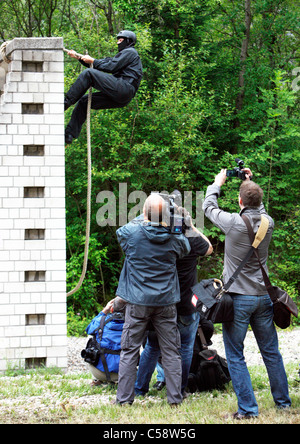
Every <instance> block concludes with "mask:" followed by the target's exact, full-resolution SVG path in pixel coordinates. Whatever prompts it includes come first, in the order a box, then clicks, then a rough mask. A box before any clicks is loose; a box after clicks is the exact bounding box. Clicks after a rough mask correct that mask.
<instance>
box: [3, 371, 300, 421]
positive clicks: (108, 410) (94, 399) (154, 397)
mask: <svg viewBox="0 0 300 444" xmlns="http://www.w3.org/2000/svg"><path fill="white" fill-rule="evenodd" d="M297 366H298V364H296V363H288V364H287V365H286V371H287V374H288V379H289V386H290V396H291V399H292V404H293V406H292V408H291V409H289V410H288V411H280V410H278V409H276V408H275V406H274V402H273V399H272V396H271V393H270V389H269V383H268V377H267V374H266V371H265V368H264V366H253V367H249V370H250V373H251V378H252V382H253V388H254V391H255V395H256V398H257V401H258V404H259V408H260V415H259V417H258V418H256V419H251V420H248V421H247V424H249V423H253V424H300V390H299V389H300V382H299V381H298V379H299V376H298V373H297V372H298V368H297ZM90 381H91V376H90V374H89V373H76V374H74V373H73V374H68V373H67V374H64V373H61V372H60V371H59V370H58V369H43V370H30V371H28V372H18V371H16V370H13V369H9V370H8V371H7V373H6V375H2V376H0V424H21V423H23V424H25V423H26V424H121V425H125V424H185V425H190V424H231V423H236V422H237V421H234V420H233V419H232V418H231V415H229V416H228V414H231V413H233V412H235V411H236V410H237V401H236V396H235V394H234V392H233V389H232V385H231V383H230V384H228V385H227V387H226V389H225V390H223V391H217V390H215V391H213V392H202V393H196V394H193V395H191V396H189V397H188V398H187V399H186V400H184V402H183V403H182V404H181V405H180V406H179V407H177V408H175V409H174V408H171V407H170V406H169V405H168V403H167V400H166V393H165V389H164V390H162V391H161V392H157V391H156V390H155V389H151V390H150V391H149V394H148V396H146V397H145V398H142V397H137V398H136V400H135V402H134V404H133V405H132V406H123V407H120V406H116V405H112V404H111V402H112V401H114V399H115V396H116V387H115V386H111V385H103V386H100V387H91V386H90V385H89V383H90ZM154 382H155V380H154V379H153V381H152V385H153V383H154Z"/></svg>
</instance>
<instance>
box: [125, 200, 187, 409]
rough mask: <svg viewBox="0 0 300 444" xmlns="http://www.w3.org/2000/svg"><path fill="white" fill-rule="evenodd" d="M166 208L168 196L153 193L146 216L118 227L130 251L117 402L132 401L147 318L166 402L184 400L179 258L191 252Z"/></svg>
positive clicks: (127, 264)
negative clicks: (174, 230) (170, 225)
mask: <svg viewBox="0 0 300 444" xmlns="http://www.w3.org/2000/svg"><path fill="white" fill-rule="evenodd" d="M166 214H167V207H166V202H165V200H164V199H163V198H162V197H161V196H160V195H159V194H151V195H150V196H149V197H148V198H147V199H146V202H145V205H144V221H143V222H142V223H141V222H140V221H135V220H134V221H132V222H130V223H129V224H127V225H125V226H124V227H121V228H120V229H119V230H118V231H117V237H118V241H119V243H120V245H121V247H122V249H123V251H124V253H125V256H126V257H125V263H124V266H123V269H122V272H121V275H120V280H119V286H118V289H117V292H116V293H117V295H118V296H120V297H121V298H122V299H124V300H126V301H127V306H126V313H125V323H124V328H123V333H122V341H121V348H122V351H121V356H120V367H119V384H118V391H117V400H116V402H117V403H119V404H125V403H126V404H132V403H133V400H134V395H135V393H134V383H135V378H136V366H137V363H138V357H139V351H140V347H141V345H142V342H143V339H144V336H145V332H146V331H147V328H148V324H149V321H151V322H152V325H153V327H154V329H155V331H156V334H157V338H158V342H159V346H160V350H161V354H162V363H163V366H164V370H165V375H166V388H167V398H168V402H169V403H170V404H171V405H177V404H180V402H181V401H182V394H181V372H182V371H181V358H180V352H179V349H180V335H179V331H178V328H177V310H176V304H177V302H179V300H180V287H179V281H178V275H177V270H176V261H177V259H178V258H181V257H183V256H185V255H187V254H188V253H189V252H190V245H189V242H188V240H187V238H186V237H185V236H184V235H183V234H171V233H170V229H169V228H168V226H167V224H166V222H165V220H166V219H165V216H166ZM150 221H151V222H150ZM153 221H155V222H153Z"/></svg>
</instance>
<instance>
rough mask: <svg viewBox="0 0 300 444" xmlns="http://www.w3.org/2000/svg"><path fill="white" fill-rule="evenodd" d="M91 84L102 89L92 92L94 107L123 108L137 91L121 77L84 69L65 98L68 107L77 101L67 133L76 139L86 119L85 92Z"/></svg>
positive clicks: (92, 105)
mask: <svg viewBox="0 0 300 444" xmlns="http://www.w3.org/2000/svg"><path fill="white" fill-rule="evenodd" d="M91 86H92V87H93V88H95V89H97V90H99V91H100V92H97V93H93V94H92V104H91V108H92V109H111V108H122V107H124V106H126V105H128V103H129V102H130V101H131V100H132V98H133V97H134V95H135V92H136V90H135V88H134V86H132V85H131V84H130V83H129V82H127V81H125V80H123V79H122V78H120V77H118V78H117V77H115V76H113V75H112V74H107V73H104V72H102V71H98V70H97V69H92V68H89V69H86V70H84V71H83V72H82V73H81V74H80V75H79V76H78V78H77V80H76V82H75V83H74V84H73V85H72V86H71V88H70V89H69V91H68V92H67V94H66V100H65V101H66V103H67V105H68V107H69V106H71V105H74V104H75V103H76V102H77V104H76V107H75V108H74V111H73V113H72V116H71V120H70V122H69V123H68V125H67V128H66V134H71V135H72V136H73V137H74V138H75V139H77V138H78V136H79V134H80V131H81V127H82V125H83V124H84V122H85V121H86V115H87V103H88V95H84V94H85V93H86V91H87V90H88V89H89V88H90V87H91Z"/></svg>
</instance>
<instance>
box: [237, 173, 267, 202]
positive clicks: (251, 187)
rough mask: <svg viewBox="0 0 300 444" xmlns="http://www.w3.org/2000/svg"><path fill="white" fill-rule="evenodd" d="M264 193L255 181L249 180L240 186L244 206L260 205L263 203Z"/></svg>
mask: <svg viewBox="0 0 300 444" xmlns="http://www.w3.org/2000/svg"><path fill="white" fill-rule="evenodd" d="M263 194H264V192H263V190H262V189H261V188H260V186H259V185H257V183H255V182H252V181H248V180H247V181H245V182H243V183H242V185H241V186H240V196H241V199H242V201H243V205H244V207H255V208H257V207H259V206H260V204H261V203H262V198H263Z"/></svg>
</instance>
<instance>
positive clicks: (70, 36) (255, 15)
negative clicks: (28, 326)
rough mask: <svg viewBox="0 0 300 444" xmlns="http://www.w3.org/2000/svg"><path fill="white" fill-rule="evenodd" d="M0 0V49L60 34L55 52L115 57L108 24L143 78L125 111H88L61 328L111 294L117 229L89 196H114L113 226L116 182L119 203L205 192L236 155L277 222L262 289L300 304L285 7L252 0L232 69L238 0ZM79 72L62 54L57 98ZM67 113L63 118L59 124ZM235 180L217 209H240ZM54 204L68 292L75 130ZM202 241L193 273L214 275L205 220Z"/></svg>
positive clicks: (291, 63)
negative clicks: (63, 229) (137, 60)
mask: <svg viewBox="0 0 300 444" xmlns="http://www.w3.org/2000/svg"><path fill="white" fill-rule="evenodd" d="M2 3H3V4H2V7H1V9H0V19H1V22H2V23H6V27H5V29H2V30H0V39H1V40H3V41H4V40H9V39H12V38H14V37H22V36H29V35H30V36H44V35H53V36H63V37H64V46H65V47H67V48H69V49H72V48H73V49H76V50H77V51H78V52H81V53H84V52H85V51H86V50H87V51H88V52H89V54H91V55H93V56H94V57H96V58H103V57H106V56H110V55H113V54H115V53H116V51H117V48H116V40H115V35H116V33H117V32H118V31H119V30H120V29H124V28H125V29H132V30H133V31H135V32H136V33H137V35H138V44H137V49H138V51H139V53H140V55H141V58H142V62H143V67H144V77H143V81H142V83H141V86H140V89H139V91H138V93H137V95H136V97H135V98H134V100H133V101H132V102H131V103H130V104H129V105H128V106H127V107H125V108H122V109H114V110H103V111H93V112H92V128H91V130H92V136H91V137H92V158H93V172H92V175H93V188H92V189H93V196H92V226H91V233H92V235H91V242H90V257H89V263H88V271H87V275H86V279H85V281H84V284H83V286H82V288H81V289H80V291H79V292H78V293H76V294H74V295H73V296H71V297H70V298H69V299H68V310H69V323H70V325H71V327H70V329H72V330H73V331H74V329H75V330H80V328H81V327H80V323H79V327H78V328H77V327H75V325H76V324H78V322H76V321H77V320H78V319H82V320H83V321H85V319H90V318H91V317H92V316H94V315H95V314H96V313H97V312H98V311H99V310H100V307H101V306H102V305H104V304H105V303H106V302H107V300H108V299H110V298H111V297H113V296H114V295H115V290H116V287H117V283H118V277H119V273H120V270H121V267H122V263H123V253H122V251H121V250H120V248H119V246H118V243H117V240H116V233H115V232H116V228H117V227H110V226H106V227H99V226H98V225H97V221H96V214H97V210H98V209H99V205H100V204H98V203H97V202H96V196H97V194H98V193H99V192H100V191H103V190H109V191H112V192H113V193H114V195H115V197H116V202H117V221H118V216H119V183H126V184H127V191H128V195H129V193H131V192H132V191H134V190H143V191H144V192H145V193H146V194H148V193H149V192H151V191H153V190H168V191H170V192H171V191H172V190H174V189H175V188H176V189H179V190H180V191H182V192H184V191H189V190H190V191H193V192H194V193H195V191H196V190H197V191H198V190H199V191H203V192H205V190H206V187H207V185H209V184H210V183H212V181H213V179H214V176H215V175H216V174H217V173H218V171H219V170H220V169H221V168H232V167H233V166H235V162H234V159H235V157H241V158H242V159H243V160H244V161H245V164H246V166H248V167H250V168H251V169H252V171H253V173H254V176H255V180H256V181H257V182H258V183H259V184H260V186H261V187H262V188H263V190H264V193H265V195H264V203H265V206H266V208H267V210H268V212H269V213H270V215H271V216H272V217H273V218H274V220H275V231H274V235H273V241H272V243H271V245H270V250H269V253H270V254H269V264H268V265H269V270H270V276H271V278H272V281H273V282H274V283H277V284H278V285H280V286H282V287H284V288H286V289H288V291H289V292H290V294H291V295H292V296H293V298H294V299H295V300H297V301H298V303H299V275H300V273H299V271H300V270H299V163H300V158H299V156H300V155H299V153H300V150H299V139H300V137H299V136H300V131H299V91H298V92H297V91H296V90H294V89H293V88H292V82H293V80H294V79H295V74H293V70H294V68H296V67H297V64H299V63H298V62H299V23H300V20H299V8H297V5H296V3H295V2H293V1H292V0H272V1H270V0H258V1H255V2H254V1H252V2H251V5H250V6H251V11H250V12H251V27H250V35H249V40H248V41H247V44H248V46H247V53H246V55H245V60H243V61H241V54H242V48H243V45H244V43H245V39H246V33H245V31H246V28H245V9H244V7H245V5H244V2H232V1H229V0H222V1H217V0H205V1H202V2H195V1H193V0H186V1H182V0H176V1H175V0H154V1H153V0H151V1H150V0H135V1H134V2H133V1H128V0H103V1H102V0H101V1H100V0H99V1H93V2H90V1H87V0H85V1H81V0H57V1H48V2H45V1H44V0H38V1H36V2H27V1H22V2H18V1H16V0H14V1H8V0H4V1H3V2H2ZM33 3H34V5H33ZM30 5H31V9H30V7H29V6H30ZM108 6H112V9H110V8H109V7H108ZM17 13H18V14H17ZM82 69H84V68H83V67H82V65H80V64H79V63H78V62H77V61H76V60H74V59H71V58H69V57H67V56H66V58H65V89H66V90H67V89H68V88H69V87H70V85H71V84H72V83H73V82H74V81H75V79H76V78H77V76H78V74H79V73H80V71H81V70H82ZM241 79H242V80H243V81H244V86H241V82H240V81H241ZM237 98H239V99H241V101H240V104H241V105H239V106H238V104H237ZM71 112H72V110H71V109H70V110H68V111H67V113H66V121H67V120H68V119H69V117H70V114H71ZM239 185H240V183H239V181H238V180H236V179H233V180H228V181H227V183H226V186H225V187H224V193H223V194H222V196H221V198H220V201H219V203H220V206H221V207H222V208H223V209H225V210H227V211H238V210H239V208H238V205H237V197H238V189H239ZM66 196H67V200H66V203H67V251H68V265H67V275H68V290H70V289H71V288H73V287H74V286H75V285H76V283H77V282H78V280H79V277H80V275H81V268H82V263H83V251H84V242H85V221H86V131H85V127H84V128H83V130H82V134H81V136H80V138H79V140H78V141H75V142H74V143H73V144H72V145H71V146H70V147H68V148H67V151H66ZM194 204H195V198H194ZM130 205H133V204H132V203H131V204H128V209H129V208H130ZM205 234H206V235H208V236H209V237H210V239H211V240H212V243H213V246H214V254H213V256H211V257H210V258H203V259H201V261H200V263H199V277H206V276H213V275H215V274H216V273H217V274H218V275H220V274H221V272H222V267H223V252H224V235H223V234H222V233H221V232H220V230H218V229H217V228H216V227H213V226H212V225H211V224H210V223H209V222H208V221H207V220H205ZM77 313H80V315H78V314H77ZM298 322H300V320H298ZM82 324H84V326H86V323H85V322H83V323H82Z"/></svg>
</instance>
